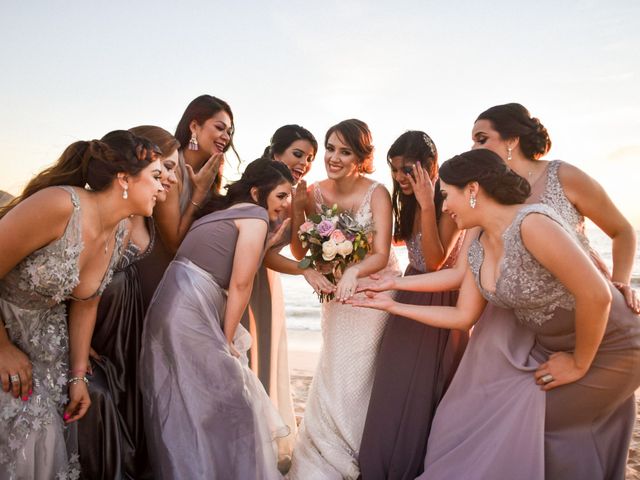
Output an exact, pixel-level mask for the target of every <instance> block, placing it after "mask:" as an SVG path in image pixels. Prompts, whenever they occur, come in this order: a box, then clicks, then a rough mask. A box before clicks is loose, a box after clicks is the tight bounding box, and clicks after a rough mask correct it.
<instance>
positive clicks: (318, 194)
mask: <svg viewBox="0 0 640 480" xmlns="http://www.w3.org/2000/svg"><path fill="white" fill-rule="evenodd" d="M325 149H326V153H325V157H324V163H325V168H326V170H327V177H328V178H327V179H326V180H323V181H321V182H319V183H316V184H314V185H312V186H311V187H310V188H309V189H308V192H307V206H306V214H307V215H311V214H314V213H316V212H319V211H320V207H321V206H322V205H327V206H331V205H334V204H336V205H337V206H338V208H339V209H340V210H348V211H351V212H353V213H354V215H355V218H356V220H357V221H358V223H360V225H361V226H362V227H364V228H365V229H367V230H370V231H373V232H374V233H373V238H372V241H371V244H372V250H371V252H370V253H369V254H368V255H367V256H366V257H365V259H364V260H362V261H361V262H360V263H357V264H354V265H351V266H349V267H348V268H347V269H346V270H345V271H344V273H343V275H342V278H341V279H340V281H339V282H338V285H337V288H336V292H335V298H336V300H334V301H331V302H325V303H323V304H322V340H323V347H322V353H321V355H320V361H319V363H318V367H317V370H316V374H315V376H314V379H313V383H312V385H311V390H310V392H309V398H308V401H307V405H306V411H305V415H304V419H303V421H302V425H301V428H300V433H299V438H298V444H297V446H296V449H295V451H294V453H293V461H292V466H291V470H290V471H289V478H290V479H305V480H308V479H342V478H346V479H356V478H357V477H358V476H359V474H360V470H359V468H358V461H357V460H358V454H359V450H360V441H361V438H362V431H363V429H364V421H365V416H366V412H367V405H368V404H369V397H370V395H371V387H372V383H373V373H374V365H375V359H376V354H377V351H378V345H379V342H380V337H381V335H382V332H383V330H384V326H385V321H386V317H387V316H386V315H385V314H381V313H380V312H373V311H371V310H365V309H352V308H351V307H350V306H349V305H345V304H343V303H342V302H344V301H345V300H347V299H349V298H351V297H352V296H353V295H354V293H355V291H356V286H357V281H358V278H360V277H366V276H367V275H369V274H371V273H374V272H377V271H380V270H383V269H385V270H396V271H397V270H398V267H397V262H396V260H395V257H393V256H392V258H391V260H390V259H389V251H390V245H391V200H390V198H389V193H388V192H387V190H386V189H385V188H384V186H383V185H381V184H379V183H377V182H374V181H372V180H370V179H368V178H366V177H365V176H364V174H365V173H371V172H372V171H373V145H371V132H370V131H369V128H368V127H367V125H366V124H365V123H364V122H362V121H360V120H355V119H351V120H345V121H343V122H340V123H338V124H337V125H334V126H333V127H331V128H330V129H329V130H328V131H327V134H326V136H325ZM299 226H300V225H294V226H293V228H296V229H297V228H299ZM368 227H369V228H368ZM291 251H292V253H293V254H294V256H296V257H297V258H298V259H301V258H302V257H303V256H304V255H305V253H306V249H304V248H303V247H302V244H301V242H300V240H299V239H297V238H296V239H294V241H293V242H292V244H291Z"/></svg>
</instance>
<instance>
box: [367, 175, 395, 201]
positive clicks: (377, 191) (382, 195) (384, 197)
mask: <svg viewBox="0 0 640 480" xmlns="http://www.w3.org/2000/svg"><path fill="white" fill-rule="evenodd" d="M369 182H370V185H371V184H374V183H375V184H377V185H376V188H374V189H373V192H372V193H371V201H372V202H375V203H378V202H385V203H387V202H388V203H391V195H390V194H389V190H387V187H385V186H384V185H383V184H382V183H379V182H374V181H373V180H369ZM368 188H371V187H370V186H369V187H368Z"/></svg>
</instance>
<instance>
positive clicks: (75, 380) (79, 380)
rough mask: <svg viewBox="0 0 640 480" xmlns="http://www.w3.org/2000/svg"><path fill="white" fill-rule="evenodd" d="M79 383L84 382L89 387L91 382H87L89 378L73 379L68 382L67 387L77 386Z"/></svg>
mask: <svg viewBox="0 0 640 480" xmlns="http://www.w3.org/2000/svg"><path fill="white" fill-rule="evenodd" d="M78 382H84V383H86V384H87V385H89V380H87V377H84V376H82V377H71V378H70V379H69V380H67V385H75V384H76V383H78Z"/></svg>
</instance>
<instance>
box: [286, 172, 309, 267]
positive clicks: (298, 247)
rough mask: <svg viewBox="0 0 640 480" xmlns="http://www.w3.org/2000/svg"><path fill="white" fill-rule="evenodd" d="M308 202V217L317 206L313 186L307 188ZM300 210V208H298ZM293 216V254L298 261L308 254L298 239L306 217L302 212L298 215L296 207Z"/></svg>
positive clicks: (305, 211) (305, 212) (305, 210)
mask: <svg viewBox="0 0 640 480" xmlns="http://www.w3.org/2000/svg"><path fill="white" fill-rule="evenodd" d="M306 197H307V202H306V205H305V208H304V214H306V216H307V217H308V216H309V215H312V214H313V208H314V205H315V200H314V198H313V185H311V186H310V187H309V188H307V196H306ZM297 208H298V209H299V208H300V207H299V206H298V207H297ZM292 213H293V216H292V220H291V245H290V248H291V254H292V255H293V256H294V257H295V258H296V259H298V260H302V259H303V258H304V256H305V255H306V254H307V250H308V249H309V248H308V247H307V248H304V247H303V246H302V242H301V241H300V237H298V230H299V229H300V225H302V224H303V223H304V221H305V218H304V217H305V216H304V215H303V214H301V212H299V211H298V212H297V213H296V206H295V205H294V206H293V212H292Z"/></svg>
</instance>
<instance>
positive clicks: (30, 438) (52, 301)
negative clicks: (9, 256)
mask: <svg viewBox="0 0 640 480" xmlns="http://www.w3.org/2000/svg"><path fill="white" fill-rule="evenodd" d="M60 188H63V189H64V190H66V191H67V192H68V193H69V195H70V197H71V202H72V203H73V213H72V214H71V217H70V218H69V222H68V223H67V226H66V229H65V231H64V233H63V234H62V236H61V237H60V238H58V239H57V240H54V241H53V242H51V243H49V244H48V245H45V246H44V247H42V248H40V249H39V250H36V251H35V252H33V253H31V254H30V255H29V256H27V257H26V258H24V259H23V260H22V261H21V262H20V263H19V264H18V265H16V266H15V267H14V268H13V269H12V270H11V271H10V272H9V273H7V275H5V277H4V278H2V279H0V316H1V317H2V320H3V321H4V324H5V327H6V329H7V334H8V335H9V339H10V340H11V342H12V343H13V344H14V345H15V346H16V347H18V348H19V349H20V350H22V351H23V352H24V353H25V354H26V355H27V356H28V357H29V360H30V361H31V364H32V368H33V395H32V396H31V397H30V398H29V399H28V400H27V401H22V400H21V399H20V398H14V397H13V395H12V394H11V393H7V392H4V391H0V479H3V480H4V479H23V478H29V479H43V480H45V479H46V480H49V479H52V478H78V476H79V475H80V465H79V463H78V454H77V453H76V452H75V449H76V447H77V443H76V439H75V427H76V425H75V424H72V425H71V426H69V427H65V424H64V422H63V420H62V412H63V410H64V407H65V406H66V404H67V402H68V396H67V378H68V373H67V372H68V369H69V367H68V365H69V334H68V328H67V309H66V305H65V302H66V301H68V300H75V301H83V300H89V299H90V298H94V297H95V296H97V295H101V294H102V292H103V290H104V289H105V287H106V286H107V284H108V283H109V281H110V280H111V274H112V269H113V267H114V266H115V263H116V261H117V259H118V258H119V256H120V253H121V247H122V239H123V236H124V232H125V230H124V224H120V226H119V227H118V229H117V232H116V242H115V247H114V250H113V254H112V256H111V260H110V264H109V268H108V270H107V272H106V274H105V276H104V278H103V279H102V283H101V285H100V287H99V288H98V291H96V292H95V293H94V295H92V296H91V297H89V298H87V299H80V298H75V297H74V296H73V295H72V293H71V292H72V291H73V290H74V288H75V287H76V286H77V285H78V283H79V281H80V270H79V267H78V261H79V257H80V253H81V252H82V250H83V248H84V245H83V242H82V224H81V219H80V216H81V214H82V211H81V208H80V207H81V206H80V199H79V197H78V194H77V193H76V191H75V190H74V189H73V188H72V187H67V186H64V187H60Z"/></svg>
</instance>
